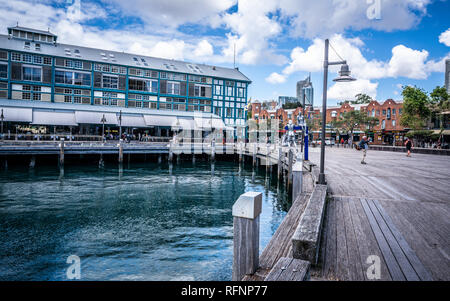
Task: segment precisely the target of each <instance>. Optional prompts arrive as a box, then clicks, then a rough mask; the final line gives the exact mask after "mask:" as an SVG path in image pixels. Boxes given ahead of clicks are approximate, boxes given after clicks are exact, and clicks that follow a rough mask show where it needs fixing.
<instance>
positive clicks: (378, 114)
mask: <svg viewBox="0 0 450 301" xmlns="http://www.w3.org/2000/svg"><path fill="white" fill-rule="evenodd" d="M381 112H382V113H383V116H387V118H388V119H390V118H391V114H392V115H394V116H395V115H396V113H397V111H396V109H392V110H391V109H390V108H388V109H387V110H382V111H381ZM367 114H368V115H369V116H370V115H371V116H372V117H375V116H380V110H377V111H375V109H372V111H369V112H367ZM398 114H399V115H401V114H402V109H401V108H399V109H398Z"/></svg>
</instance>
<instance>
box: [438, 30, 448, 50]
mask: <svg viewBox="0 0 450 301" xmlns="http://www.w3.org/2000/svg"><path fill="white" fill-rule="evenodd" d="M439 42H440V43H442V44H444V45H445V46H448V47H450V28H449V29H447V30H446V31H444V32H443V33H441V35H440V36H439Z"/></svg>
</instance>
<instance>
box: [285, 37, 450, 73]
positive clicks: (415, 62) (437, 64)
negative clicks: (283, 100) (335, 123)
mask: <svg viewBox="0 0 450 301" xmlns="http://www.w3.org/2000/svg"><path fill="white" fill-rule="evenodd" d="M330 45H331V46H332V47H330V49H329V61H340V60H341V58H340V57H342V58H343V59H346V60H347V63H348V65H349V67H350V70H351V72H352V75H353V76H354V77H356V78H359V79H368V80H371V79H381V78H388V77H393V78H396V77H406V78H411V79H426V78H427V77H428V76H429V75H430V73H431V72H442V71H443V68H444V61H445V59H446V58H449V57H450V54H448V55H447V56H445V57H444V58H442V59H440V60H438V61H434V60H427V59H428V55H429V53H428V51H426V50H415V49H411V48H408V47H406V46H404V45H397V46H395V47H393V48H392V56H391V58H390V59H389V61H380V60H376V59H371V60H368V59H367V58H366V57H365V56H364V55H363V53H362V50H361V49H362V48H363V47H364V43H363V42H362V40H360V39H358V38H352V39H348V38H344V37H343V36H342V35H334V36H333V37H332V38H331V39H330ZM324 47H325V42H324V40H322V39H319V38H316V39H314V40H313V43H312V44H311V45H310V46H309V47H308V48H307V49H306V50H305V49H303V48H301V47H296V48H294V49H293V50H292V52H291V62H290V63H289V64H288V65H287V66H286V67H285V68H284V69H283V71H282V74H281V75H283V76H285V77H287V76H289V75H291V74H293V73H295V72H302V71H304V72H319V71H322V70H323V51H324ZM333 49H335V50H336V51H337V52H338V53H339V56H340V57H339V56H337V55H336V53H335V52H334V50H333ZM338 70H339V67H338V66H330V71H331V72H337V71H338Z"/></svg>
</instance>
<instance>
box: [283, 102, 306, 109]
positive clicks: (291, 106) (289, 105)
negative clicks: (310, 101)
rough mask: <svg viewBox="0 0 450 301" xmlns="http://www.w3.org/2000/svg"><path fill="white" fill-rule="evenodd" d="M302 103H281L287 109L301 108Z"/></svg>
mask: <svg viewBox="0 0 450 301" xmlns="http://www.w3.org/2000/svg"><path fill="white" fill-rule="evenodd" d="M301 107H302V104H301V103H300V102H288V103H285V104H284V105H283V109H285V110H289V109H297V108H301Z"/></svg>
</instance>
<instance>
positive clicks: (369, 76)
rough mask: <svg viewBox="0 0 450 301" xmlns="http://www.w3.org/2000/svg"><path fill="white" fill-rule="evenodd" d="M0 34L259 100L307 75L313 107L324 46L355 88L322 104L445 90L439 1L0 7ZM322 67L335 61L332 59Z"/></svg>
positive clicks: (143, 1)
mask: <svg viewBox="0 0 450 301" xmlns="http://www.w3.org/2000/svg"><path fill="white" fill-rule="evenodd" d="M0 7H2V10H3V11H2V13H1V14H0V26H1V27H2V28H1V29H0V30H1V31H2V32H4V33H6V27H8V26H12V25H15V24H16V23H17V22H19V24H20V25H21V26H27V27H35V28H38V29H47V28H50V29H51V31H52V32H54V33H56V34H58V36H59V41H60V42H63V43H69V44H82V45H85V46H89V47H98V48H105V49H111V50H118V51H126V52H132V53H136V54H143V55H150V56H157V57H165V58H171V59H180V60H186V61H193V62H197V63H207V64H215V65H220V66H226V67H233V57H234V49H236V62H237V66H239V69H240V70H241V71H242V72H243V73H244V74H245V75H247V76H248V77H249V78H250V79H252V81H253V83H252V85H251V86H250V89H249V96H251V97H252V98H253V99H258V100H269V99H276V98H277V97H278V96H279V95H287V96H295V83H296V81H298V80H300V79H304V78H305V77H306V76H307V74H309V73H310V72H311V74H312V81H313V85H314V88H315V104H320V103H321V101H322V100H321V95H322V76H323V73H322V64H323V40H324V39H325V38H329V39H330V40H331V45H332V46H333V48H334V49H335V50H336V51H337V52H338V53H339V55H340V56H341V57H343V58H344V59H346V60H347V61H348V63H349V65H350V68H351V70H352V72H353V76H355V77H356V78H357V79H358V80H357V81H356V82H353V83H351V84H348V83H347V84H345V83H340V84H335V83H333V82H332V81H331V79H332V78H333V77H334V76H335V75H336V71H337V69H336V68H331V70H330V76H329V78H330V81H329V85H328V95H329V104H335V103H336V102H337V101H341V100H345V99H352V98H353V97H354V95H355V94H357V93H367V94H369V95H371V96H372V97H374V98H376V99H377V100H381V101H382V100H385V99H387V98H393V99H401V95H400V93H401V86H403V85H417V86H419V87H421V88H424V89H425V90H426V91H431V90H432V89H433V88H434V87H436V86H438V85H439V86H442V85H443V84H444V60H445V58H450V20H449V18H448V15H449V12H450V3H449V1H442V0H434V1H433V0H318V1H310V0H240V1H237V0H221V1H210V0H170V1H167V0H127V1H123V0H109V1H106V0H29V1H24V0H0ZM330 55H331V57H330V59H331V60H333V59H337V56H336V55H335V54H334V52H333V51H332V50H331V52H330Z"/></svg>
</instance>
